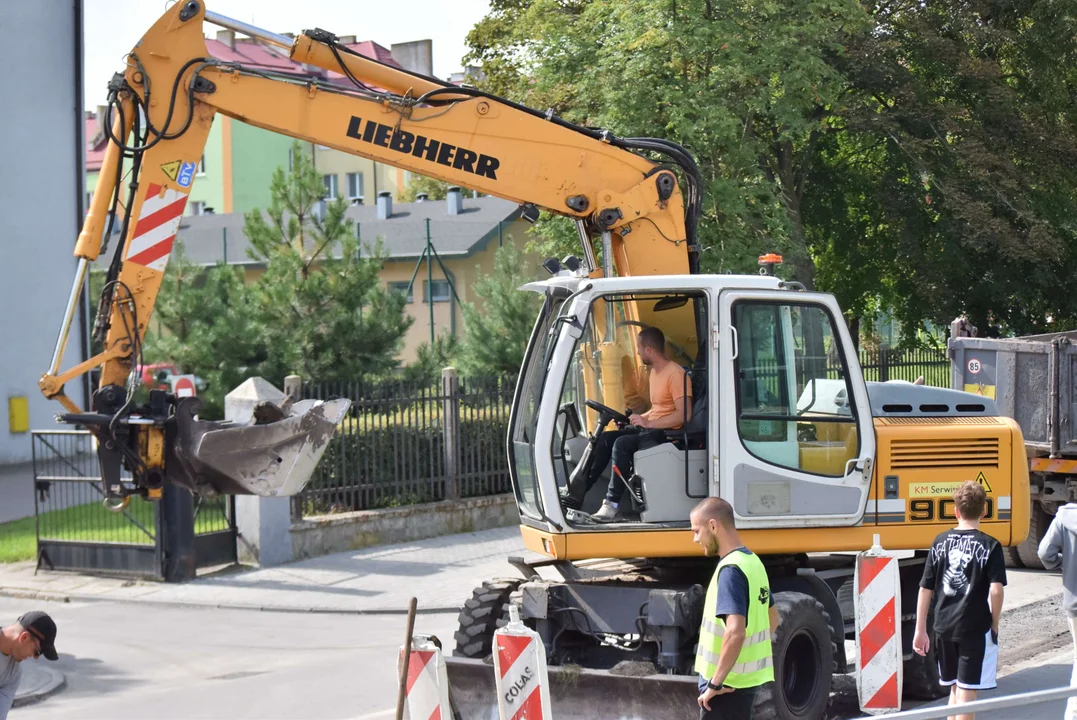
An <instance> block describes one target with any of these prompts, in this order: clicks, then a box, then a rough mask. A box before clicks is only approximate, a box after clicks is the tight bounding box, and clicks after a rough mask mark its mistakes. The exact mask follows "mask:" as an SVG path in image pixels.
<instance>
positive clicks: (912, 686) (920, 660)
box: [901, 603, 950, 700]
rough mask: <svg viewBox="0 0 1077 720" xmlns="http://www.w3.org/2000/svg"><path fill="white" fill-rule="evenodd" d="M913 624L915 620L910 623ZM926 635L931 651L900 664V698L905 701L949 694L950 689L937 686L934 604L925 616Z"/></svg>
mask: <svg viewBox="0 0 1077 720" xmlns="http://www.w3.org/2000/svg"><path fill="white" fill-rule="evenodd" d="M912 622H913V623H914V624H915V622H916V621H915V620H913V621H912ZM927 634H928V637H930V638H932V640H931V649H930V650H928V653H927V655H925V656H923V657H921V656H920V655H918V654H917V653H915V652H914V653H913V654H912V657H910V658H909V659H908V660H906V661H905V662H904V663H902V668H901V674H902V683H901V696H902V697H903V698H904V699H905V700H938V699H939V698H941V697H946V696H947V695H949V694H950V688H948V687H944V686H942V685H939V660H938V655H936V654H935V653H936V648H935V640H934V638H935V603H931V609H930V610H928V614H927Z"/></svg>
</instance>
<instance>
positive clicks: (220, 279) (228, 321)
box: [145, 241, 268, 419]
mask: <svg viewBox="0 0 1077 720" xmlns="http://www.w3.org/2000/svg"><path fill="white" fill-rule="evenodd" d="M152 325H153V327H155V328H160V330H159V331H157V332H150V333H149V334H148V337H147V339H146V349H145V357H146V362H148V363H152V362H166V361H167V362H175V363H176V364H178V365H179V367H180V369H181V370H182V371H183V372H188V373H194V374H195V375H197V376H199V377H201V378H202V379H204V380H205V381H206V389H205V390H204V391H203V392H202V393H201V396H200V397H201V399H202V403H203V407H202V411H201V413H200V414H201V415H202V416H203V417H206V418H211V419H214V418H215V419H220V418H223V417H224V396H225V395H226V394H227V393H228V392H230V391H231V390H233V389H234V388H235V387H237V386H238V385H240V384H241V383H242V382H243V381H244V380H245V379H246V378H247V377H249V376H252V375H261V374H263V372H264V370H263V365H264V363H265V362H266V360H267V358H268V353H267V352H266V348H265V347H264V345H263V344H262V342H261V338H262V334H263V332H262V328H261V326H260V324H259V322H258V320H257V319H256V313H255V309H254V307H253V305H252V298H251V293H250V291H249V288H248V286H247V285H246V284H245V283H244V278H243V270H242V269H241V268H239V267H236V266H234V265H224V264H218V265H216V266H213V267H199V266H197V265H194V264H193V263H191V262H190V261H189V260H188V259H187V256H186V253H185V252H184V250H183V244H182V242H181V241H177V242H176V247H175V249H174V250H173V251H172V257H171V259H170V260H169V263H168V270H167V272H166V273H165V277H164V280H163V282H162V284H161V291H160V294H159V295H158V301H157V306H156V309H155V312H154V320H153V321H152Z"/></svg>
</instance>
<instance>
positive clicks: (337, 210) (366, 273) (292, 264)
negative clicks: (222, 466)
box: [146, 143, 412, 417]
mask: <svg viewBox="0 0 1077 720" xmlns="http://www.w3.org/2000/svg"><path fill="white" fill-rule="evenodd" d="M293 158H294V160H293V165H292V168H291V170H289V171H287V172H285V170H284V169H283V168H278V169H277V171H276V172H275V173H274V174H273V179H272V183H271V188H270V190H271V198H272V199H271V202H270V206H269V208H268V210H267V211H266V212H265V213H263V212H262V211H254V212H252V213H248V214H247V215H246V216H245V227H244V232H245V234H246V236H247V238H248V240H249V241H250V244H251V247H250V248H249V250H248V255H249V257H250V258H251V259H252V260H255V261H256V262H257V263H259V264H261V265H263V266H264V268H265V270H264V272H263V273H262V274H261V275H260V276H259V277H258V278H257V279H255V280H253V281H251V282H245V277H244V273H243V270H242V269H241V268H240V267H237V266H234V265H224V264H218V265H217V266H215V267H211V268H203V267H197V266H195V265H193V264H191V263H190V262H189V261H187V259H186V257H185V255H184V253H183V249H182V241H177V249H176V251H175V252H174V253H173V257H172V259H171V261H170V263H169V266H168V271H167V272H166V273H165V278H164V281H163V283H162V286H161V292H160V295H159V297H158V301H157V306H156V312H155V316H154V317H155V322H154V323H153V325H154V327H156V328H159V329H160V330H159V332H155V333H152V334H151V335H150V337H149V338H148V340H147V348H146V358H147V361H152V360H169V361H173V362H176V363H178V364H179V365H180V367H181V368H182V369H183V370H184V371H185V372H190V373H194V374H196V375H198V376H200V377H202V378H204V379H205V380H206V381H207V383H208V387H207V391H206V392H205V393H203V402H204V404H205V411H204V412H203V415H204V416H205V417H221V415H222V410H223V400H224V395H225V394H227V393H228V392H229V391H231V390H232V389H234V388H235V387H236V386H238V385H239V384H241V383H242V382H243V381H244V380H245V379H246V378H248V377H252V376H262V377H264V378H266V379H267V380H270V381H271V382H274V383H277V384H280V383H282V382H283V379H284V377H285V376H286V375H289V374H292V373H297V374H299V375H301V376H303V377H304V378H306V379H308V380H312V381H318V382H331V381H352V380H358V379H361V378H363V377H369V376H379V375H385V374H388V373H390V372H391V371H393V370H395V369H396V367H397V365H398V361H397V359H396V355H397V353H398V352H399V351H400V349H401V347H402V346H403V340H404V334H405V332H406V331H407V329H408V327H410V325H411V322H412V319H411V318H410V317H409V316H407V315H406V314H405V312H404V298H402V297H400V296H399V295H398V294H395V293H391V292H389V291H388V290H386V289H385V288H383V287H382V285H381V281H380V278H379V274H380V271H381V268H382V263H383V256H382V253H381V246H380V243H379V244H377V245H376V246H375V247H374V248H373V249H371V248H369V247H368V248H366V250H365V252H362V253H361V252H360V248H359V244H358V240H357V239H356V238H355V232H354V226H353V224H352V222H351V221H350V220H348V219H347V218H346V217H345V215H344V211H345V209H346V207H347V206H346V204H345V202H344V201H343V200H338V201H336V202H332V203H327V204H324V205H323V204H322V203H323V197H324V195H325V188H324V186H323V185H322V181H321V178H320V176H319V175H318V173H317V171H316V170H315V169H314V165H313V162H312V161H311V158H310V156H309V155H308V154H307V153H305V152H303V150H302V146H300V145H299V144H298V143H297V144H296V145H295V146H294V153H293Z"/></svg>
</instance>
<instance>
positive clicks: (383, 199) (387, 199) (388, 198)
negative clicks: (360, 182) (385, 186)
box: [378, 190, 393, 220]
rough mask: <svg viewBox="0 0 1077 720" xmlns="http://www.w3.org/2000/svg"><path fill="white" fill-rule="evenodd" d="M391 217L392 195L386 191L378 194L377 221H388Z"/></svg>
mask: <svg viewBox="0 0 1077 720" xmlns="http://www.w3.org/2000/svg"><path fill="white" fill-rule="evenodd" d="M392 216H393V194H392V193H391V192H389V191H388V190H382V191H381V192H380V193H378V220H388V219H389V218H391V217H392Z"/></svg>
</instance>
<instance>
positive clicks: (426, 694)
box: [400, 635, 452, 720]
mask: <svg viewBox="0 0 1077 720" xmlns="http://www.w3.org/2000/svg"><path fill="white" fill-rule="evenodd" d="M403 661H404V648H403V647H401V648H400V662H401V663H403ZM404 708H405V711H406V713H407V714H406V717H407V718H409V720H452V712H450V709H449V676H448V674H447V673H446V671H445V658H443V657H442V655H441V649H440V648H438V646H437V645H435V644H434V643H433V642H432V641H431V639H430V638H428V637H426V636H425V635H416V636H414V639H413V640H412V643H411V658H410V659H409V660H408V684H407V696H406V699H405V701H404Z"/></svg>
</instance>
